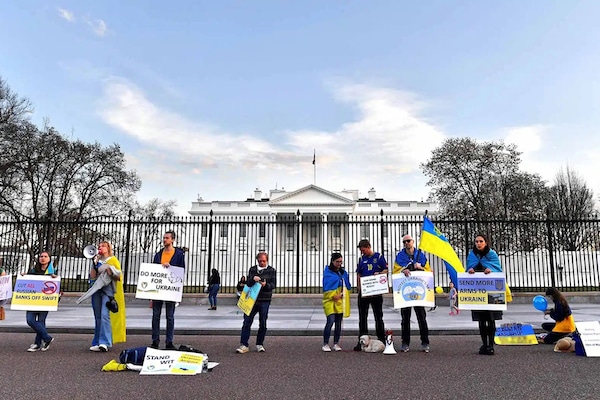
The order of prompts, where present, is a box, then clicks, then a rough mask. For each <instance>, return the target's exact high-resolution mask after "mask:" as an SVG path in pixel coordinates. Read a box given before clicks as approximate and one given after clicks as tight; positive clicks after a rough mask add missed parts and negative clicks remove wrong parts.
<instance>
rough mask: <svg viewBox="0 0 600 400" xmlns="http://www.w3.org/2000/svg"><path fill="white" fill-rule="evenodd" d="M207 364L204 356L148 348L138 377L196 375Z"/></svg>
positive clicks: (206, 358)
mask: <svg viewBox="0 0 600 400" xmlns="http://www.w3.org/2000/svg"><path fill="white" fill-rule="evenodd" d="M207 362H208V357H207V356H206V354H201V353H191V352H187V351H177V350H157V349H153V348H150V347H148V348H147V349H146V355H145V356H144V364H143V365H142V370H141V371H140V375H196V374H199V373H201V372H202V367H203V364H204V363H207Z"/></svg>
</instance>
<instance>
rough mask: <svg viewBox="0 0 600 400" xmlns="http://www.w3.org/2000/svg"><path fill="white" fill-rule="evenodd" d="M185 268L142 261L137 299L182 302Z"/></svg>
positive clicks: (136, 293)
mask: <svg viewBox="0 0 600 400" xmlns="http://www.w3.org/2000/svg"><path fill="white" fill-rule="evenodd" d="M184 274H185V270H184V269H183V268H181V267H175V266H173V265H171V266H170V267H169V268H165V267H163V266H162V265H161V264H150V263H141V264H140V273H139V275H138V284H137V289H136V291H135V297H136V298H137V299H149V300H163V301H174V302H181V297H182V295H183V278H184Z"/></svg>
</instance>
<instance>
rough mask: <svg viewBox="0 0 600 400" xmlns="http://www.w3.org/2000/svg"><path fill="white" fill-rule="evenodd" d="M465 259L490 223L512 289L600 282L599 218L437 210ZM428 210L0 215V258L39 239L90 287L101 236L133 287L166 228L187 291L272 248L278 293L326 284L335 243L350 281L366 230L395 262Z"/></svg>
mask: <svg viewBox="0 0 600 400" xmlns="http://www.w3.org/2000/svg"><path fill="white" fill-rule="evenodd" d="M432 219H433V222H434V223H435V224H436V227H437V228H438V229H439V230H440V231H441V232H442V233H443V234H444V235H445V236H446V237H447V238H448V240H449V241H450V243H451V244H452V245H453V247H454V248H455V250H456V252H457V254H458V256H459V258H460V259H461V260H463V261H464V260H465V259H466V255H467V253H468V251H469V249H470V248H471V246H472V243H473V238H474V236H475V235H476V234H477V233H486V234H487V235H488V236H489V237H490V238H491V242H492V248H494V249H495V250H496V251H497V252H498V253H499V255H500V259H501V262H502V265H503V267H504V270H505V271H506V275H507V280H508V283H509V285H510V286H511V288H512V289H513V291H517V292H518V291H540V290H543V289H544V288H546V287H548V286H556V287H558V288H559V289H561V290H565V291H589V290H600V267H599V258H600V257H599V256H600V253H599V249H600V220H597V219H594V220H584V221H551V220H539V221H479V222H476V221H448V220H435V219H434V218H432ZM421 226H422V217H418V216H407V217H399V216H386V215H383V213H382V215H379V216H348V215H320V214H302V215H301V214H300V212H297V213H296V214H288V215H270V216H213V215H209V216H206V217H187V218H176V219H172V220H169V221H164V220H153V221H138V220H133V219H132V218H131V217H130V218H123V219H114V220H94V221H51V220H50V221H38V222H17V221H11V220H0V266H1V267H2V268H4V269H5V270H6V271H7V272H8V273H13V274H15V273H17V272H22V271H26V270H27V269H28V268H29V267H30V266H31V265H33V263H34V261H35V257H36V255H37V254H38V252H39V251H40V250H41V249H48V250H49V251H50V252H51V253H52V258H53V262H54V264H55V265H56V266H57V267H58V270H59V274H60V275H61V277H62V282H63V287H64V288H65V289H66V291H78V292H80V291H85V290H87V288H88V279H87V278H88V273H89V269H90V263H91V262H90V261H89V260H87V259H85V258H84V257H83V254H82V251H83V248H84V247H85V246H86V245H88V244H97V243H98V242H99V241H101V240H107V241H110V242H111V243H112V244H113V247H114V252H115V255H116V256H117V257H118V258H119V259H120V261H121V265H122V267H123V271H124V283H125V285H126V291H129V292H131V291H135V286H134V285H135V284H136V283H137V276H138V272H139V266H140V263H143V262H151V261H152V257H153V255H154V253H155V252H156V251H158V250H159V249H160V247H161V239H162V234H163V233H164V232H165V231H167V230H173V231H175V232H176V233H177V241H176V244H177V246H178V247H181V248H183V249H184V250H185V251H186V282H185V291H186V292H189V293H199V292H202V291H203V290H204V287H205V285H206V282H207V279H208V276H209V275H210V271H211V269H212V268H216V269H217V270H218V271H219V272H220V275H221V286H222V289H221V291H222V292H225V293H234V292H235V286H236V284H237V282H238V280H239V278H240V277H241V276H242V275H246V273H247V271H248V268H249V267H250V266H251V265H253V264H254V258H255V256H256V254H257V253H258V252H262V251H265V252H267V253H268V254H269V261H270V264H271V265H273V266H274V267H275V268H276V269H277V271H278V275H277V276H278V290H277V291H278V292H279V293H319V292H320V290H321V289H320V288H321V279H322V272H323V268H324V266H325V265H326V264H327V263H328V262H329V256H330V254H331V252H333V251H336V252H340V253H341V254H342V255H343V257H344V264H345V265H346V269H347V270H348V272H349V273H350V276H351V280H352V282H353V283H355V282H356V276H355V273H354V270H355V265H356V261H357V260H358V258H359V256H360V254H359V251H358V249H357V248H356V245H357V243H358V241H359V240H360V239H363V238H367V239H369V240H370V241H371V243H372V247H373V249H374V250H375V251H378V252H380V253H382V254H383V255H384V256H385V258H386V260H387V261H388V264H389V265H390V271H391V268H392V266H393V263H394V259H395V255H396V253H397V252H398V251H399V250H400V249H401V248H402V240H401V239H402V236H403V235H405V234H407V233H409V234H411V235H413V237H415V238H416V239H417V242H418V238H419V235H420V230H421ZM429 259H430V263H431V265H432V267H433V269H434V272H435V279H436V285H440V286H443V287H446V286H447V285H448V282H449V279H448V275H447V272H446V269H445V266H444V264H443V262H442V261H441V260H440V259H439V258H438V257H436V256H433V255H429Z"/></svg>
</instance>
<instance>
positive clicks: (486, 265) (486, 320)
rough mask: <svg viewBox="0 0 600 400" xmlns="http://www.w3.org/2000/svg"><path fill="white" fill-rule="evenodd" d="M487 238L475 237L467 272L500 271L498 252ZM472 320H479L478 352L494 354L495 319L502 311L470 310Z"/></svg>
mask: <svg viewBox="0 0 600 400" xmlns="http://www.w3.org/2000/svg"><path fill="white" fill-rule="evenodd" d="M488 243H489V242H488V239H487V237H485V236H484V235H482V234H479V235H477V236H476V237H475V246H474V247H473V249H472V250H471V251H470V252H469V255H468V256H467V272H468V273H469V274H474V273H484V274H489V273H490V272H502V266H501V265H500V259H499V258H498V254H497V253H496V252H495V251H494V250H492V249H490V246H489V244H488ZM471 316H472V318H473V321H478V322H479V334H480V335H481V340H482V341H483V345H482V346H481V347H480V348H479V354H485V355H490V356H492V355H494V336H495V335H496V320H499V319H502V311H487V310H483V311H471Z"/></svg>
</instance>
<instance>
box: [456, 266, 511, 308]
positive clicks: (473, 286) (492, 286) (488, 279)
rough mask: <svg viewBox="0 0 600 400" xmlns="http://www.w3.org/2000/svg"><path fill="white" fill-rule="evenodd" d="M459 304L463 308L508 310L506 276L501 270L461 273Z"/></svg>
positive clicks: (459, 275) (459, 279)
mask: <svg viewBox="0 0 600 400" xmlns="http://www.w3.org/2000/svg"><path fill="white" fill-rule="evenodd" d="M457 277H458V285H457V286H458V304H459V307H460V309H461V310H488V311H504V310H506V278H505V276H504V274H503V273H501V272H491V273H489V274H484V273H481V272H477V273H474V274H469V273H466V272H465V273H459V274H457Z"/></svg>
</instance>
